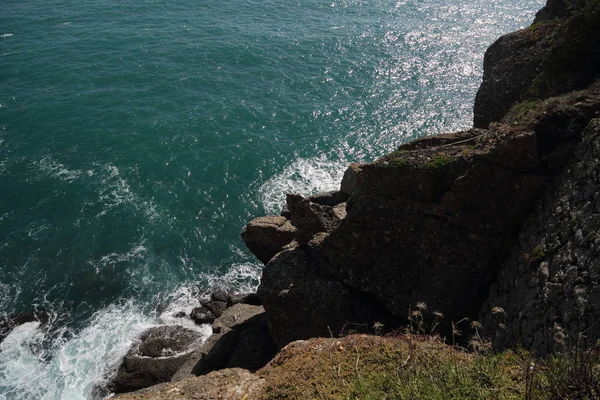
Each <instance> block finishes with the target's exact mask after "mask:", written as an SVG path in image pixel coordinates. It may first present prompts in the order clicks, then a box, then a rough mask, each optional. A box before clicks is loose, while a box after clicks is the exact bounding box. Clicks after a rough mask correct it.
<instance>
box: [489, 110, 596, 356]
mask: <svg viewBox="0 0 600 400" xmlns="http://www.w3.org/2000/svg"><path fill="white" fill-rule="evenodd" d="M599 160H600V119H594V120H592V121H591V122H590V124H589V126H588V127H587V129H586V130H585V131H584V136H583V141H582V142H581V143H580V144H579V145H578V147H577V150H576V152H575V156H574V162H573V163H572V164H571V165H570V166H569V167H568V168H567V169H565V171H564V172H563V173H562V174H561V175H560V176H559V177H558V178H557V179H556V180H555V181H554V182H553V184H552V186H551V187H550V189H549V190H548V191H547V192H546V193H545V195H544V196H543V198H542V199H541V201H540V202H539V203H538V205H537V207H536V210H535V212H534V213H533V214H532V215H531V217H530V218H529V220H528V221H527V223H526V224H525V226H524V228H523V230H522V231H521V234H520V236H519V243H518V245H516V246H515V247H514V248H513V249H512V251H511V254H510V256H509V257H508V258H507V260H506V262H505V263H504V264H503V265H502V268H501V271H500V273H499V276H498V281H497V283H496V284H495V285H494V286H493V288H492V291H491V294H490V298H489V300H488V302H487V304H486V305H485V307H484V308H483V310H482V313H481V320H482V321H483V322H485V324H484V326H486V325H487V326H488V327H490V332H489V334H490V336H492V337H494V344H495V345H496V346H497V347H498V348H504V347H512V346H515V345H517V344H520V345H522V346H523V347H524V348H527V349H532V350H533V351H535V352H536V353H538V354H547V353H549V352H551V351H555V350H562V349H564V348H569V347H573V346H575V345H577V346H579V347H587V346H588V345H593V344H595V342H596V340H597V339H598V338H600V326H599V325H598V323H597V321H598V320H600V262H599V261H598V260H599V259H600V211H599V208H598V204H599V202H600V161H599ZM494 307H501V308H502V309H503V310H504V313H501V312H499V310H498V309H497V308H496V309H495V310H494V312H492V309H493V308H494ZM500 323H501V324H503V328H502V329H499V328H498V325H499V324H500Z"/></svg>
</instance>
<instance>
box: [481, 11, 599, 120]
mask: <svg viewBox="0 0 600 400" xmlns="http://www.w3.org/2000/svg"><path fill="white" fill-rule="evenodd" d="M567 4H568V6H567ZM546 10H547V11H548V12H547V14H548V16H549V17H548V18H545V17H540V18H538V22H537V23H535V24H533V25H532V26H530V27H528V28H525V29H522V30H520V31H517V32H513V33H510V34H508V35H505V36H502V37H501V38H499V39H498V40H497V41H496V42H494V43H493V44H492V45H491V46H490V47H489V48H488V50H487V51H486V53H485V57H484V62H483V82H482V83H481V86H480V87H479V91H478V92H477V96H476V97H475V106H474V110H473V111H474V125H475V127H487V126H488V125H489V124H490V123H491V122H494V121H500V120H501V119H502V117H503V116H504V115H506V113H507V112H508V110H509V109H510V108H511V107H513V106H514V105H516V104H518V103H523V105H527V103H528V102H531V101H535V100H538V99H544V98H547V97H550V96H556V95H558V94H561V93H566V92H569V91H572V90H578V89H582V88H585V87H586V86H588V85H589V84H590V83H591V81H592V80H593V79H594V78H595V77H597V76H598V74H599V73H600V52H599V51H598V42H599V41H600V30H598V29H597V27H598V26H600V4H598V2H597V1H596V0H577V1H569V2H565V1H562V0H548V5H547V6H546ZM544 13H545V12H544Z"/></svg>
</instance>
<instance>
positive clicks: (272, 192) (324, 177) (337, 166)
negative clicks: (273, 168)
mask: <svg viewBox="0 0 600 400" xmlns="http://www.w3.org/2000/svg"><path fill="white" fill-rule="evenodd" d="M347 164H348V163H347V162H346V161H331V160H328V159H326V158H325V157H315V158H308V159H306V158H297V159H296V160H294V161H293V162H292V163H291V164H289V165H287V166H286V167H285V168H284V169H283V171H282V172H280V173H279V174H276V175H274V176H273V177H271V178H270V179H268V180H267V181H266V182H265V183H263V184H262V186H261V187H260V189H259V196H260V199H261V203H262V205H263V207H264V209H265V212H266V213H268V214H278V213H279V212H281V207H282V205H283V204H284V202H285V194H286V193H296V194H300V195H303V196H308V195H312V194H316V193H320V192H326V191H330V190H337V189H338V188H339V186H340V182H341V180H342V177H343V176H344V171H345V170H346V167H347Z"/></svg>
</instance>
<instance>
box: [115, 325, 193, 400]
mask: <svg viewBox="0 0 600 400" xmlns="http://www.w3.org/2000/svg"><path fill="white" fill-rule="evenodd" d="M201 339H202V338H201V335H200V334H199V333H198V332H195V331H192V330H190V329H187V328H184V327H181V326H159V327H154V328H150V329H148V330H147V331H145V332H143V333H142V334H141V336H140V337H139V339H138V341H137V342H136V343H135V344H134V345H133V346H132V348H131V349H130V350H129V351H128V352H127V354H126V355H125V358H124V360H123V363H122V364H121V367H120V368H119V371H118V372H117V375H116V377H115V378H114V379H113V381H112V383H113V385H114V388H115V390H116V392H118V393H123V392H130V391H133V390H137V389H141V388H144V387H148V386H152V385H155V384H157V383H161V382H168V381H169V380H170V379H171V377H172V376H173V374H175V372H177V370H178V369H179V368H180V367H181V366H182V365H183V363H184V362H185V361H186V359H187V358H188V357H189V356H190V354H191V352H192V351H193V349H194V348H195V346H197V345H199V344H200V341H201Z"/></svg>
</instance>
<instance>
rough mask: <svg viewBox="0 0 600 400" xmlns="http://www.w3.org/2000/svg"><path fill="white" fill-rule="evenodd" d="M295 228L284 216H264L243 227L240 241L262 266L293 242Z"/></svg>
mask: <svg viewBox="0 0 600 400" xmlns="http://www.w3.org/2000/svg"><path fill="white" fill-rule="evenodd" d="M295 234H296V228H295V227H294V226H292V224H291V223H290V221H289V220H288V219H287V218H286V217H284V216H266V217H258V218H255V219H253V220H252V221H250V222H249V223H248V225H246V226H245V227H244V230H243V231H242V240H243V241H244V243H245V244H246V246H247V247H248V249H250V251H251V252H252V253H254V255H255V256H256V257H257V258H258V259H259V260H260V261H262V262H263V263H264V264H266V263H268V262H269V260H270V259H271V257H273V256H274V255H275V254H277V253H279V252H280V251H281V248H282V247H283V246H285V245H286V244H288V243H289V242H291V241H292V240H294V236H295Z"/></svg>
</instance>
